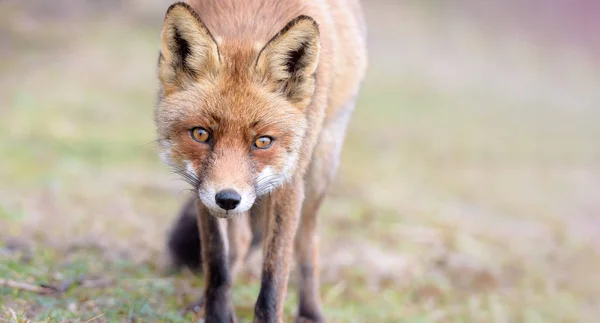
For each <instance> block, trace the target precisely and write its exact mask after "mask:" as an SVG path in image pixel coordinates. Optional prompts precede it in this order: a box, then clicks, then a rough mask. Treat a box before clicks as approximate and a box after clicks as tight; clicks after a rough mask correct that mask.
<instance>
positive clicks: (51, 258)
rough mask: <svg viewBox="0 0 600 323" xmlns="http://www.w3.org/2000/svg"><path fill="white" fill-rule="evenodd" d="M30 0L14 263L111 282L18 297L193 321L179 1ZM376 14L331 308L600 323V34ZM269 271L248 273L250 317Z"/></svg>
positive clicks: (332, 264) (423, 13)
mask: <svg viewBox="0 0 600 323" xmlns="http://www.w3.org/2000/svg"><path fill="white" fill-rule="evenodd" d="M61 3H62V2H61ZM457 3H458V2H457ZM24 6H25V5H24V4H19V3H18V2H4V3H2V4H0V36H1V37H2V40H1V41H2V42H5V41H7V42H8V45H9V46H1V48H2V50H0V58H1V59H0V72H1V74H2V77H1V78H0V115H1V116H2V117H1V118H0V156H2V158H0V259H2V261H1V262H0V277H2V278H6V279H11V280H16V281H21V282H25V283H28V284H32V285H38V284H51V285H60V284H62V283H63V282H64V281H67V280H69V279H73V278H76V277H79V276H85V277H86V279H87V280H92V281H98V280H106V281H109V282H110V283H108V284H106V285H102V284H100V285H93V284H91V285H87V287H85V286H86V285H85V284H82V285H81V286H73V287H71V288H69V289H68V290H66V291H64V292H61V293H60V294H58V295H51V296H44V295H37V294H35V293H29V292H24V291H18V290H15V289H11V288H0V304H1V309H0V317H2V315H4V316H5V318H4V321H8V322H26V321H27V320H36V321H39V320H41V321H52V320H54V321H61V322H62V321H76V322H86V321H88V320H91V321H93V322H103V321H115V320H117V321H128V320H133V319H135V320H141V321H180V320H185V319H183V318H181V316H180V315H179V314H178V312H177V311H178V310H179V309H180V308H182V307H183V306H184V305H185V304H187V302H189V301H191V300H193V299H194V298H195V297H196V296H197V295H198V294H199V291H200V287H201V282H200V280H199V279H196V278H194V277H192V276H191V275H190V274H188V273H183V274H178V275H167V274H166V273H165V272H164V271H163V270H162V264H163V263H162V256H163V243H164V234H165V233H166V231H167V229H168V226H169V224H170V222H171V221H172V219H173V216H174V213H175V210H176V209H177V208H178V205H179V203H180V202H181V201H182V200H183V198H184V197H185V193H184V192H183V190H184V189H185V188H186V187H185V185H184V183H182V182H181V181H178V180H177V177H176V176H174V175H171V174H169V173H168V171H167V169H166V168H165V167H164V166H162V165H160V164H159V163H158V158H157V157H156V156H155V155H156V154H155V151H154V146H153V143H152V140H153V139H154V129H153V124H152V105H153V102H154V92H153V91H154V90H155V89H156V81H155V70H154V66H155V63H156V51H157V48H158V46H157V41H158V28H159V24H160V16H161V14H162V12H161V11H162V10H163V9H164V8H163V6H162V5H158V4H157V5H154V6H150V7H149V6H147V5H145V4H144V3H143V2H139V1H138V2H136V1H132V2H127V4H126V5H122V7H121V8H120V9H119V11H118V12H119V13H122V14H120V15H115V14H109V12H110V11H105V10H109V9H110V6H106V7H104V6H100V7H98V8H95V9H94V10H85V8H86V7H83V9H81V10H78V11H76V12H75V13H73V14H66V13H63V14H62V16H60V19H58V18H57V17H56V16H55V13H52V12H46V11H44V10H38V11H42V13H44V12H46V14H45V15H44V14H42V15H40V13H39V12H38V11H35V10H32V8H26V9H24ZM29 6H31V5H29ZM107 8H109V9H107ZM440 8H441V9H440ZM34 9H35V8H34ZM367 13H368V17H369V18H370V19H369V20H370V22H371V24H370V25H371V27H370V33H371V37H370V45H371V58H372V65H371V70H370V74H369V77H368V79H367V82H366V84H365V89H364V91H363V95H362V97H361V100H360V104H359V106H358V109H357V112H356V115H355V117H354V119H353V123H352V126H351V129H350V132H349V134H348V140H347V144H346V147H345V150H344V156H343V162H342V169H341V172H340V175H339V179H338V181H337V182H336V184H335V187H334V189H333V191H332V194H331V198H330V199H329V200H328V201H327V203H326V205H325V207H324V210H323V216H322V219H323V220H322V224H323V225H322V228H321V232H322V236H323V238H322V241H323V257H322V258H323V259H322V265H323V272H322V273H323V278H324V281H325V286H324V288H323V292H322V295H323V300H324V302H325V304H326V315H327V317H328V319H329V321H331V322H357V321H360V322H594V321H595V319H596V318H597V317H598V315H600V307H598V305H597V304H599V301H600V288H598V287H597V286H600V275H598V273H597V269H598V268H600V251H599V250H598V247H597V246H598V245H599V242H600V238H598V237H600V218H599V212H600V203H599V201H600V168H599V166H598V165H600V145H599V143H598V139H597V138H600V128H598V127H597V121H598V120H600V110H598V109H597V107H598V106H600V92H598V91H597V89H598V88H600V77H599V76H598V75H600V67H599V64H598V61H597V60H594V59H593V58H592V57H593V55H592V54H593V52H586V51H584V50H582V49H581V48H579V47H573V46H566V45H563V44H562V43H550V44H548V43H544V44H541V43H537V42H535V41H534V40H535V39H532V38H524V37H523V35H522V33H520V32H519V30H513V29H510V28H503V29H499V28H498V26H499V25H496V24H493V23H490V24H489V25H487V24H481V22H478V20H469V19H467V18H465V15H463V14H461V11H460V10H455V9H453V8H450V7H437V6H434V5H432V6H430V7H424V6H423V5H422V4H418V2H402V3H393V2H383V1H375V2H373V3H372V4H371V5H370V6H368V8H367ZM496 19H501V18H499V17H496ZM494 26H496V27H494ZM549 48H550V49H551V50H549ZM257 291H258V281H257V280H256V279H252V278H250V277H242V278H240V281H239V282H238V283H237V284H236V286H235V290H234V302H235V304H236V306H237V311H238V315H239V316H240V317H241V319H242V320H248V319H249V318H250V317H251V313H252V304H253V301H254V299H255V297H256V295H257ZM293 291H294V289H293V288H291V289H290V293H289V298H288V304H287V306H288V307H287V310H286V313H287V315H288V316H289V317H292V316H293V314H294V311H295V310H294V308H295V305H294V304H296V299H295V293H294V292H293ZM190 318H191V317H187V318H186V319H190ZM1 320H2V319H0V321H1Z"/></svg>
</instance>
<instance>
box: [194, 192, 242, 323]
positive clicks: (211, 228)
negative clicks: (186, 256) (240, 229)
mask: <svg viewBox="0 0 600 323" xmlns="http://www.w3.org/2000/svg"><path fill="white" fill-rule="evenodd" d="M198 226H199V229H200V238H201V239H202V259H203V261H204V286H205V289H204V301H203V303H204V317H205V322H224V323H232V322H237V318H236V316H235V311H234V309H233V303H232V301H231V284H232V280H231V273H230V272H229V258H228V238H227V222H226V220H224V219H219V218H216V217H214V216H212V215H210V214H209V212H208V210H207V209H206V208H205V207H204V205H202V203H201V202H198Z"/></svg>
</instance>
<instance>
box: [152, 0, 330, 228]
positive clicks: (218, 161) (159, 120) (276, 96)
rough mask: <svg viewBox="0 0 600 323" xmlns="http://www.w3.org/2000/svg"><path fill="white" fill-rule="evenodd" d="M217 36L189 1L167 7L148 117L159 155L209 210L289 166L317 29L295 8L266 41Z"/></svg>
mask: <svg viewBox="0 0 600 323" xmlns="http://www.w3.org/2000/svg"><path fill="white" fill-rule="evenodd" d="M216 36H217V37H213V35H212V34H211V32H210V31H209V30H208V29H207V27H206V26H205V25H204V23H203V22H202V21H201V19H200V18H199V16H198V14H197V13H196V12H195V11H194V10H193V9H192V8H191V7H190V6H189V5H187V4H185V3H176V4H173V5H172V6H171V7H169V9H168V10H167V13H166V15H165V20H164V24H163V28H162V32H161V51H160V56H159V64H158V65H159V66H158V75H159V79H160V93H159V100H158V103H157V107H156V116H155V120H156V125H157V132H158V141H159V143H160V146H161V149H162V153H161V154H162V157H163V158H162V159H163V161H164V162H166V163H167V164H169V165H170V166H172V167H173V168H174V169H175V171H176V172H178V173H180V174H181V175H183V177H184V179H186V180H187V181H188V182H190V184H192V185H193V187H194V190H195V191H196V192H197V194H198V195H199V197H200V200H201V201H202V203H203V204H204V205H205V206H206V207H207V208H208V210H209V211H210V213H211V214H212V215H215V216H218V217H230V216H233V215H235V214H239V213H242V212H245V211H248V210H249V209H250V208H251V206H252V205H253V204H254V202H255V200H256V198H257V197H259V196H261V195H264V194H267V193H269V192H270V191H271V190H273V189H275V188H277V187H279V186H281V185H282V184H284V183H285V182H286V181H288V180H289V179H290V177H291V176H292V174H293V173H294V171H295V168H296V165H297V161H298V159H299V154H300V151H301V147H302V145H303V139H304V136H305V133H306V129H307V126H308V125H307V121H306V115H305V109H306V108H307V106H308V104H309V103H310V101H311V97H312V95H313V92H314V89H315V73H316V70H317V62H318V57H319V49H320V48H319V30H318V27H317V24H316V23H315V21H314V20H313V19H312V18H310V17H307V16H299V17H297V18H296V19H294V20H292V21H290V22H289V23H288V24H287V25H286V26H285V27H284V28H283V29H282V30H281V31H279V33H277V34H276V35H275V36H274V37H273V38H272V39H271V40H270V41H268V42H267V43H266V44H255V43H253V42H250V41H247V40H244V39H221V38H219V37H218V35H216Z"/></svg>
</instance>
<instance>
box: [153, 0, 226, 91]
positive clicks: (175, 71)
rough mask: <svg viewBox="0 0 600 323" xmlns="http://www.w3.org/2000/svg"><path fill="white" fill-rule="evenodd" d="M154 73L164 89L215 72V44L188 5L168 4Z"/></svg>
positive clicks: (167, 89) (177, 87)
mask: <svg viewBox="0 0 600 323" xmlns="http://www.w3.org/2000/svg"><path fill="white" fill-rule="evenodd" d="M160 48H161V52H160V58H159V63H158V70H159V71H158V75H159V79H160V81H161V83H162V85H163V89H164V91H165V92H167V93H168V92H172V91H175V90H178V89H181V88H182V87H183V86H185V85H186V84H187V82H190V81H193V80H197V79H199V78H202V77H206V76H208V75H210V74H214V73H216V71H217V69H218V68H219V63H220V57H219V49H218V46H217V43H216V41H215V39H214V38H213V36H212V35H211V34H210V31H209V30H208V28H206V26H205V25H204V23H203V22H202V21H201V20H200V17H199V16H198V14H197V13H196V12H195V11H194V9H192V7H190V6H189V5H188V4H186V3H183V2H178V3H174V4H172V5H171V6H170V7H169V9H168V10H167V13H166V14H165V21H164V23H163V27H162V31H161V45H160Z"/></svg>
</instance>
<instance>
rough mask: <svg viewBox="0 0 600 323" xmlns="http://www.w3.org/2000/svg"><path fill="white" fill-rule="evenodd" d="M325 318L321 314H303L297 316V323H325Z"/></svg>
mask: <svg viewBox="0 0 600 323" xmlns="http://www.w3.org/2000/svg"><path fill="white" fill-rule="evenodd" d="M323 322H324V321H323V319H322V318H321V317H320V316H317V317H314V316H311V317H308V316H302V315H299V316H298V317H297V318H296V323H323Z"/></svg>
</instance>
